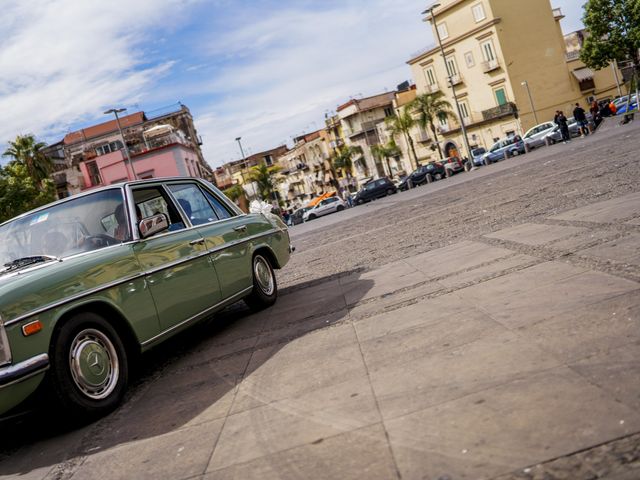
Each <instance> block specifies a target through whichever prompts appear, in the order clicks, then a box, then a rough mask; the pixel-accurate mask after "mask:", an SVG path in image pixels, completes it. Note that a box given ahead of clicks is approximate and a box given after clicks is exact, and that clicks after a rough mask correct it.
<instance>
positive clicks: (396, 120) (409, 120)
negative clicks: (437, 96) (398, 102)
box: [385, 107, 418, 168]
mask: <svg viewBox="0 0 640 480" xmlns="http://www.w3.org/2000/svg"><path fill="white" fill-rule="evenodd" d="M385 123H386V124H387V128H388V129H389V133H390V134H391V138H393V139H395V137H396V136H398V135H402V136H404V138H405V140H406V141H407V143H408V144H409V146H410V147H411V152H412V153H413V159H414V166H415V167H416V168H418V155H416V148H415V146H414V144H413V138H411V133H410V132H411V129H412V128H413V127H414V126H415V124H416V120H415V119H414V118H413V117H412V116H411V113H410V112H409V109H408V108H407V107H404V108H403V109H402V111H401V112H400V114H399V115H393V116H391V117H387V118H386V119H385ZM409 162H411V155H409Z"/></svg>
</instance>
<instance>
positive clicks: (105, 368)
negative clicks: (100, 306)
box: [49, 312, 129, 420]
mask: <svg viewBox="0 0 640 480" xmlns="http://www.w3.org/2000/svg"><path fill="white" fill-rule="evenodd" d="M50 356H51V370H50V376H49V380H50V390H51V391H52V393H53V395H54V399H55V400H56V401H57V403H59V404H60V406H61V407H62V409H63V410H65V411H67V412H69V413H72V414H74V417H75V418H76V419H78V420H84V419H92V418H97V417H99V416H102V415H105V414H107V413H109V412H110V411H112V410H113V409H115V408H116V407H117V406H118V404H119V403H120V402H121V400H122V398H123V396H124V393H125V390H126V388H127V383H128V377H129V364H128V358H127V351H126V349H125V346H124V344H123V342H122V340H121V338H120V337H119V336H118V333H117V332H116V330H115V329H114V328H113V326H112V325H111V323H110V322H108V321H107V320H105V319H104V318H103V317H101V316H99V315H97V314H95V313H91V312H83V313H80V314H78V315H75V316H74V317H72V318H71V319H70V320H69V321H67V322H64V323H63V324H62V326H61V327H60V328H59V330H58V331H57V332H56V334H55V335H54V340H53V344H52V346H51V351H50Z"/></svg>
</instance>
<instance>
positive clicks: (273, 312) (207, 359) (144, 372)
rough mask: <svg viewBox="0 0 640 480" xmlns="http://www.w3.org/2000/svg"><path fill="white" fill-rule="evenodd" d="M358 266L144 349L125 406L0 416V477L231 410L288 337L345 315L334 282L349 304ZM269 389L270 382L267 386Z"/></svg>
mask: <svg viewBox="0 0 640 480" xmlns="http://www.w3.org/2000/svg"><path fill="white" fill-rule="evenodd" d="M360 274H361V270H360V269H356V270H353V271H346V272H341V273H340V274H338V275H332V276H328V277H324V278H321V279H315V280H313V281H311V282H306V283H300V284H295V285H292V286H291V287H289V288H286V289H283V290H281V292H280V296H279V298H278V301H277V302H276V304H275V305H274V306H272V307H270V308H268V309H266V310H264V311H261V312H257V313H252V312H251V311H250V310H249V309H248V308H247V307H246V306H245V305H244V303H242V302H239V303H236V304H234V305H231V306H230V307H228V308H227V309H225V310H224V311H222V312H219V313H218V314H217V315H215V316H214V317H212V318H209V319H206V320H204V321H202V322H200V323H199V324H198V325H195V326H194V327H192V328H190V329H188V330H187V331H185V332H183V333H181V334H179V335H177V336H175V337H174V338H172V339H170V340H168V341H167V342H165V343H163V344H162V345H160V346H158V347H157V348H155V349H153V350H152V351H150V352H148V353H146V354H145V355H143V356H142V357H141V358H140V359H139V361H138V365H137V368H136V369H135V371H134V372H133V373H132V375H131V377H130V385H129V390H128V392H127V395H126V397H125V399H124V401H123V404H122V405H121V406H120V407H119V408H118V409H117V410H116V411H114V412H113V413H111V414H110V415H107V416H106V417H104V418H102V419H100V420H97V421H96V422H94V423H91V424H85V425H78V424H77V423H76V422H74V421H73V419H70V418H62V417H61V416H60V415H59V414H58V413H57V412H55V411H50V410H48V409H46V408H44V407H42V406H41V405H42V404H43V402H44V400H45V399H44V398H38V397H36V398H35V399H34V401H33V402H31V404H30V405H29V409H28V410H27V411H26V413H24V414H22V415H18V416H16V417H13V418H10V419H7V420H3V421H0V431H1V432H2V435H0V475H12V474H13V475H24V474H26V473H29V472H32V471H34V470H37V469H42V470H43V475H42V476H43V477H44V475H45V474H46V472H47V471H49V470H50V469H51V468H54V467H55V468H57V469H58V470H60V469H65V468H72V467H70V466H69V465H73V464H76V463H83V461H84V460H83V459H85V458H86V457H89V456H91V455H92V454H94V453H97V452H102V451H105V450H108V449H111V448H113V447H116V446H118V445H125V444H127V443H129V442H133V441H140V440H143V439H149V438H153V437H157V436H159V435H165V434H168V433H171V432H174V431H178V430H181V429H183V428H188V427H191V426H194V425H200V424H203V423H206V422H209V421H213V420H216V419H221V418H224V417H225V416H227V415H229V412H230V410H231V406H232V404H233V402H234V398H235V392H236V391H237V388H236V387H237V386H238V385H239V384H240V383H241V382H242V381H243V380H246V379H247V378H249V377H250V376H251V374H252V373H253V372H254V371H256V370H257V369H258V368H260V367H261V366H262V365H264V364H265V363H267V362H268V361H269V360H270V359H271V358H272V357H273V356H274V355H275V354H276V353H277V352H278V351H280V350H281V349H282V348H283V347H285V346H286V345H288V344H289V343H291V342H293V341H295V340H296V339H299V338H300V337H303V336H305V335H308V334H310V333H312V332H314V331H316V330H319V329H322V328H326V327H329V326H331V325H335V324H338V323H341V322H344V321H345V320H347V319H348V315H349V314H348V308H347V305H346V300H345V296H344V291H343V290H344V289H343V288H342V287H341V285H340V282H339V278H342V277H346V276H348V277H349V290H355V291H357V292H358V293H357V296H356V297H355V298H354V297H353V295H352V296H351V297H350V304H351V305H354V304H356V303H357V302H358V301H359V300H360V299H361V298H362V297H363V296H365V295H366V293H367V292H368V291H369V290H370V289H371V288H372V287H373V284H374V282H373V281H372V280H368V279H362V278H360ZM274 388H277V385H275V386H274Z"/></svg>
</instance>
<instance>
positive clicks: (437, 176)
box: [434, 172, 443, 180]
mask: <svg viewBox="0 0 640 480" xmlns="http://www.w3.org/2000/svg"><path fill="white" fill-rule="evenodd" d="M434 178H435V179H436V180H442V178H443V177H442V174H441V173H440V172H438V173H436V174H435V175H434Z"/></svg>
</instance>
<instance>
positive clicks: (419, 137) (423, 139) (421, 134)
mask: <svg viewBox="0 0 640 480" xmlns="http://www.w3.org/2000/svg"><path fill="white" fill-rule="evenodd" d="M414 138H415V140H416V141H417V142H418V143H429V142H430V141H431V139H430V138H429V134H427V132H426V131H424V130H423V129H422V128H421V129H420V130H418V132H417V133H416V135H415V137H414Z"/></svg>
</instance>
